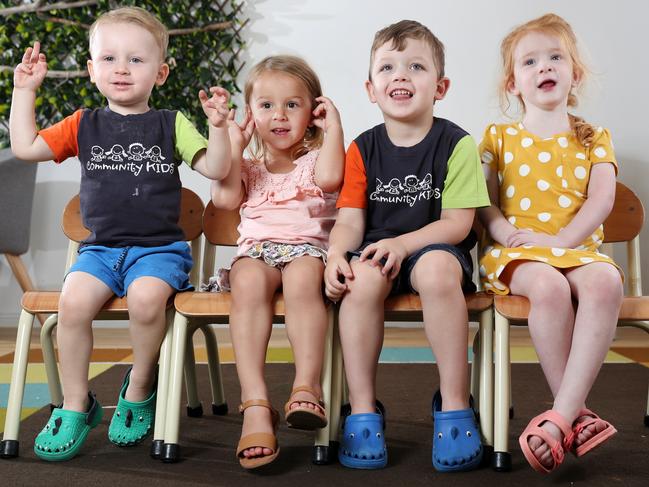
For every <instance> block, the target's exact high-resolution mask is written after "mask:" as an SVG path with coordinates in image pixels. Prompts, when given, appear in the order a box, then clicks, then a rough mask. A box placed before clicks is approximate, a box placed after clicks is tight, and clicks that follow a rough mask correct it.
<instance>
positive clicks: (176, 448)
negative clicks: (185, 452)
mask: <svg viewBox="0 0 649 487" xmlns="http://www.w3.org/2000/svg"><path fill="white" fill-rule="evenodd" d="M160 460H162V463H176V462H178V461H180V445H179V444H177V443H165V444H164V445H162V453H161V454H160Z"/></svg>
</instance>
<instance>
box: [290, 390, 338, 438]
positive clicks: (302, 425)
mask: <svg viewBox="0 0 649 487" xmlns="http://www.w3.org/2000/svg"><path fill="white" fill-rule="evenodd" d="M284 414H285V415H286V422H287V423H288V424H289V427H291V428H297V429H303V430H314V429H317V428H324V427H325V426H327V416H326V413H325V409H324V403H323V402H322V399H321V395H320V392H319V391H318V390H316V388H314V387H311V386H299V387H295V388H293V391H291V396H290V397H289V399H288V402H287V403H286V405H285V406H284Z"/></svg>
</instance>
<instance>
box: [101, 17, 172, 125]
mask: <svg viewBox="0 0 649 487" xmlns="http://www.w3.org/2000/svg"><path fill="white" fill-rule="evenodd" d="M90 56H91V58H92V59H91V60H90V61H88V71H89V73H90V80H91V81H92V82H93V83H95V84H96V85H97V88H98V89H99V91H100V92H101V94H102V95H104V96H105V97H106V99H107V100H108V106H109V107H110V108H111V110H113V111H115V112H117V113H121V114H124V115H126V114H132V113H143V112H146V111H147V110H148V109H149V96H150V95H151V91H152V90H153V87H154V86H155V85H162V84H163V83H164V82H165V80H166V79H167V75H168V74H169V67H168V66H167V65H166V64H165V63H163V62H162V60H161V59H160V58H161V56H160V47H159V46H158V44H157V42H156V40H155V38H154V37H153V34H151V33H150V32H149V31H147V30H146V29H143V28H142V27H139V26H137V25H135V24H130V23H106V24H100V25H99V26H98V27H97V30H96V31H95V34H94V37H93V40H92V44H91V46H90Z"/></svg>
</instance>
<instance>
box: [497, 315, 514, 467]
mask: <svg viewBox="0 0 649 487" xmlns="http://www.w3.org/2000/svg"><path fill="white" fill-rule="evenodd" d="M495 330H496V332H495V336H494V345H495V346H494V352H495V381H494V455H493V460H492V466H493V468H494V470H497V471H499V472H501V471H509V470H511V455H510V454H509V449H508V444H507V440H508V438H507V436H508V434H509V402H510V401H509V395H510V369H509V367H510V364H509V361H510V357H509V321H508V320H507V318H505V317H504V316H502V315H501V314H500V313H498V311H495Z"/></svg>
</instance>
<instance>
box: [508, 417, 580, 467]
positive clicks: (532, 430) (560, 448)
mask: <svg viewBox="0 0 649 487" xmlns="http://www.w3.org/2000/svg"><path fill="white" fill-rule="evenodd" d="M546 421H550V422H551V423H553V424H555V425H556V426H557V427H558V428H559V429H560V430H561V432H562V433H563V437H564V441H565V438H571V437H572V428H571V427H570V424H569V423H568V422H567V421H566V420H565V418H564V417H563V416H561V415H560V414H559V413H557V412H556V411H553V410H551V409H550V410H548V411H546V412H544V413H541V414H539V415H538V416H536V417H535V418H533V419H532V421H530V422H529V424H528V425H527V427H526V428H525V430H524V431H523V433H522V434H521V436H520V437H519V438H518V443H519V444H520V445H521V450H523V455H525V459H526V460H527V463H529V464H530V466H531V467H532V468H533V469H534V470H536V471H537V472H540V473H543V474H546V473H550V472H552V471H553V470H555V469H556V468H557V467H559V465H561V464H562V463H563V459H564V458H565V451H564V442H562V441H559V440H557V439H556V438H555V437H554V436H552V435H551V434H550V433H548V432H547V431H546V430H544V429H543V428H541V426H542V425H543V423H545V422H546ZM531 436H538V437H539V438H541V439H542V440H543V441H544V442H545V443H546V444H547V445H548V446H549V447H550V453H551V454H552V459H553V460H554V463H553V465H552V466H551V467H550V468H547V467H546V466H544V465H543V464H542V463H541V462H539V460H538V459H537V458H536V456H535V455H534V452H533V451H532V449H531V448H530V445H529V444H528V440H529V439H530V437H531Z"/></svg>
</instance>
